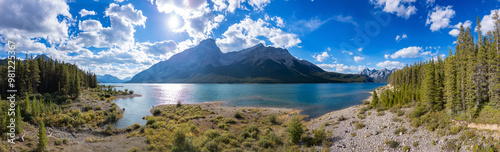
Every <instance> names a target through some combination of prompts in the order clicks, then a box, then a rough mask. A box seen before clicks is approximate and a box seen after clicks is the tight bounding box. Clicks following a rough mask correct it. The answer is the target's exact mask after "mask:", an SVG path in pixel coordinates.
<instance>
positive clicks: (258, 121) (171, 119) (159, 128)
mask: <svg viewBox="0 0 500 152" xmlns="http://www.w3.org/2000/svg"><path fill="white" fill-rule="evenodd" d="M158 109H160V110H161V115H158V116H148V117H146V119H147V124H146V126H145V127H144V129H142V128H141V130H143V131H141V132H142V133H140V134H139V136H143V137H145V138H146V143H147V144H148V146H147V150H150V151H171V150H172V151H174V149H175V150H180V151H223V150H225V151H286V149H287V148H289V147H292V146H291V145H293V144H291V143H290V142H289V139H287V128H288V127H289V126H288V125H285V126H284V127H283V126H282V125H275V124H279V123H282V124H288V123H287V122H288V121H290V119H289V118H288V114H284V113H279V114H268V115H267V114H262V113H261V111H260V110H258V109H246V110H242V111H239V110H238V111H235V113H233V114H232V115H231V117H224V116H223V115H218V114H213V113H212V112H211V111H208V110H206V109H203V108H201V107H200V106H198V105H187V104H186V105H182V106H176V105H166V106H161V107H158ZM233 117H234V118H233ZM278 118H279V120H280V121H278ZM243 121H246V123H243ZM302 126H304V125H302ZM313 132H314V135H315V136H314V137H315V138H313V139H315V140H314V141H318V140H321V141H323V140H324V139H326V133H325V131H324V130H321V129H319V130H315V131H313ZM165 137H172V138H165ZM177 139H180V140H177ZM316 139H317V140H316ZM301 141H302V140H301ZM302 142H305V140H304V141H302ZM318 143H321V142H319V141H318ZM174 145H177V146H174Z"/></svg>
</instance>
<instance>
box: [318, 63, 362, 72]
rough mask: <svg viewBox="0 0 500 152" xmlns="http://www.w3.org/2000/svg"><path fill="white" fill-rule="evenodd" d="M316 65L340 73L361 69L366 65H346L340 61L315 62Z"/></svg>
mask: <svg viewBox="0 0 500 152" xmlns="http://www.w3.org/2000/svg"><path fill="white" fill-rule="evenodd" d="M316 65H317V66H318V67H320V68H322V69H323V70H325V71H330V72H340V73H356V72H358V71H361V70H363V69H365V68H366V66H364V65H358V66H353V65H351V66H348V65H344V64H340V63H334V64H316Z"/></svg>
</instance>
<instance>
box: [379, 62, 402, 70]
mask: <svg viewBox="0 0 500 152" xmlns="http://www.w3.org/2000/svg"><path fill="white" fill-rule="evenodd" d="M377 67H381V68H387V69H394V68H398V69H401V68H403V67H404V64H403V63H401V62H398V61H384V62H379V63H377Z"/></svg>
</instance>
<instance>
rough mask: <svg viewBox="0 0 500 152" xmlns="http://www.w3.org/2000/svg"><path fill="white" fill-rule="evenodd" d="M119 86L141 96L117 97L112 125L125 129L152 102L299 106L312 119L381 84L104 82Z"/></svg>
mask: <svg viewBox="0 0 500 152" xmlns="http://www.w3.org/2000/svg"><path fill="white" fill-rule="evenodd" d="M104 85H114V86H123V87H117V90H124V89H129V90H134V92H135V93H136V94H141V95H142V97H134V98H126V99H117V100H115V101H114V102H115V103H116V104H117V105H118V106H119V107H120V108H125V112H124V114H123V118H121V119H120V120H119V121H118V122H117V123H116V124H115V127H117V128H125V127H128V126H130V125H132V124H134V123H139V124H141V125H144V124H145V123H146V121H145V120H143V119H142V117H144V116H147V115H151V113H150V112H149V110H150V109H151V108H152V107H153V106H155V105H162V104H176V103H177V101H179V100H180V101H182V103H200V102H211V101H223V102H224V104H225V105H228V106H252V107H282V108H296V109H301V110H303V111H302V114H304V115H309V118H314V117H318V116H321V115H323V114H326V113H328V112H331V111H335V110H339V109H343V108H347V107H350V106H353V105H359V104H362V102H363V100H364V99H366V98H368V97H369V96H370V94H369V92H371V91H373V90H374V89H375V88H377V87H379V86H383V85H385V83H322V84H175V83H168V84H142V83H140V84H139V83H104Z"/></svg>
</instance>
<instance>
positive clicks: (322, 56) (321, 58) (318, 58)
mask: <svg viewBox="0 0 500 152" xmlns="http://www.w3.org/2000/svg"><path fill="white" fill-rule="evenodd" d="M328 57H330V55H328V53H327V52H326V51H325V52H323V53H321V54H315V55H313V58H314V59H316V61H318V62H323V61H324V60H325V59H327V58H328Z"/></svg>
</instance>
